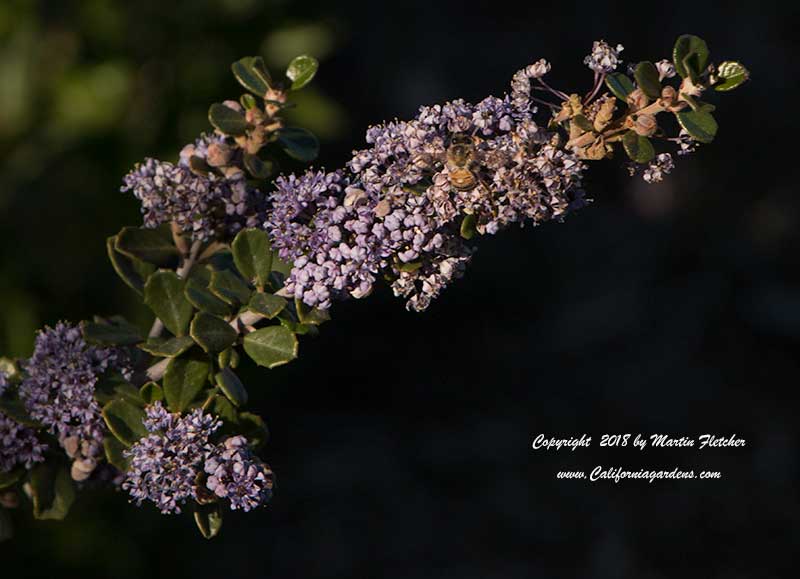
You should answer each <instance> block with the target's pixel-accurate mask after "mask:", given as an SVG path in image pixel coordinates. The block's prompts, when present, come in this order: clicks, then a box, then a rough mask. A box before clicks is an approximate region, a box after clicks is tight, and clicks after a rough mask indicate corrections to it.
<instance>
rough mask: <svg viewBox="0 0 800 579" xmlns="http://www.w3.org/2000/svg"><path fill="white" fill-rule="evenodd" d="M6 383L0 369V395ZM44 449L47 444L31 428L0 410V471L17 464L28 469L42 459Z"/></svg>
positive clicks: (5, 377)
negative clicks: (40, 440)
mask: <svg viewBox="0 0 800 579" xmlns="http://www.w3.org/2000/svg"><path fill="white" fill-rule="evenodd" d="M8 385H9V384H8V377H7V376H6V374H5V373H4V372H3V371H0V396H2V395H3V392H4V391H5V390H6V388H7V387H8ZM46 449H47V445H46V444H42V443H41V442H39V439H38V438H36V432H35V431H34V430H33V429H32V428H28V427H26V426H23V425H22V424H20V423H19V422H17V421H16V420H14V419H13V418H11V417H10V416H7V415H6V414H4V413H3V412H2V411H0V473H6V472H9V471H11V470H12V469H13V468H15V467H16V466H17V465H22V466H24V467H25V468H27V469H30V468H31V467H32V466H33V465H34V464H35V463H37V462H42V461H43V460H44V454H43V453H44V451H45V450H46Z"/></svg>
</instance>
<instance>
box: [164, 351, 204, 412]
mask: <svg viewBox="0 0 800 579" xmlns="http://www.w3.org/2000/svg"><path fill="white" fill-rule="evenodd" d="M208 372H209V364H208V362H206V361H205V360H201V359H199V358H191V357H183V358H173V359H172V360H170V362H169V365H168V366H167V371H166V373H165V374H164V397H165V398H166V400H167V406H168V407H169V409H170V410H171V411H172V412H183V411H184V410H186V409H187V408H188V407H189V405H190V404H191V403H192V402H193V401H194V399H195V398H196V397H197V395H198V394H199V393H200V391H201V390H202V389H203V387H204V386H205V384H206V381H207V379H208Z"/></svg>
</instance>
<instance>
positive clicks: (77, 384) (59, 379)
mask: <svg viewBox="0 0 800 579" xmlns="http://www.w3.org/2000/svg"><path fill="white" fill-rule="evenodd" d="M127 364H128V361H127V356H126V355H125V354H124V352H122V351H121V350H118V349H114V348H98V347H95V346H90V345H89V344H87V343H86V340H85V339H84V337H83V333H82V332H81V329H80V328H79V327H77V326H70V325H68V324H66V323H64V322H59V323H58V324H57V325H56V326H55V328H45V329H44V330H42V331H40V332H39V335H38V336H37V337H36V345H35V347H34V351H33V355H32V356H31V357H30V359H29V360H28V361H27V362H25V363H24V364H23V370H24V378H23V380H22V383H21V384H20V387H19V395H20V398H21V399H22V401H23V403H24V405H25V408H26V409H27V411H28V413H29V414H30V415H31V418H33V419H34V420H36V421H38V422H40V423H41V424H42V425H43V426H44V427H45V428H46V429H47V430H48V431H49V432H50V433H52V434H54V435H56V436H57V437H58V439H59V442H60V443H61V445H62V446H63V447H64V449H65V450H66V451H67V454H69V456H70V457H72V458H75V459H76V460H83V459H87V461H88V462H87V463H86V464H83V465H82V467H83V469H84V471H87V470H88V472H91V469H92V468H93V464H94V462H93V461H94V459H96V458H97V457H100V456H101V455H102V454H103V447H102V443H103V438H104V437H105V434H106V426H105V423H104V421H103V418H102V416H101V414H100V405H99V404H98V403H97V400H96V399H95V397H94V392H95V385H96V384H97V381H98V379H99V378H100V376H101V375H102V374H103V373H104V372H106V371H107V370H117V371H120V372H122V373H123V374H125V375H129V373H130V370H129V369H128V367H127ZM87 476H88V475H87Z"/></svg>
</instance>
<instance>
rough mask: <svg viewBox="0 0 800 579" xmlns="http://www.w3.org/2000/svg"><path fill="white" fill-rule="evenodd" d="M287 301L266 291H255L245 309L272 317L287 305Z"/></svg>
mask: <svg viewBox="0 0 800 579" xmlns="http://www.w3.org/2000/svg"><path fill="white" fill-rule="evenodd" d="M287 304H288V302H287V301H286V300H285V299H284V298H282V297H280V296H276V295H273V294H268V293H255V294H253V297H251V298H250V303H249V304H247V309H248V310H250V311H251V312H254V313H256V314H261V315H262V316H264V317H265V318H268V319H272V318H274V317H275V316H277V315H278V314H279V313H281V311H283V309H284V308H285V307H286V306H287Z"/></svg>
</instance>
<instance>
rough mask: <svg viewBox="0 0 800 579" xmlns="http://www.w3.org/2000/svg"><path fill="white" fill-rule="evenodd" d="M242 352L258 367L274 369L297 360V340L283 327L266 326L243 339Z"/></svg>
mask: <svg viewBox="0 0 800 579" xmlns="http://www.w3.org/2000/svg"><path fill="white" fill-rule="evenodd" d="M244 351H245V352H247V355H248V356H250V358H252V359H253V361H254V362H255V363H256V364H258V365H259V366H264V367H266V368H275V367H276V366H281V365H282V364H286V363H288V362H290V361H292V360H294V359H295V358H297V338H296V337H295V335H294V334H293V333H292V332H290V331H289V330H287V329H286V328H284V327H283V326H268V327H266V328H261V329H260V330H256V331H254V332H250V333H249V334H247V335H246V336H245V337H244Z"/></svg>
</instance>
